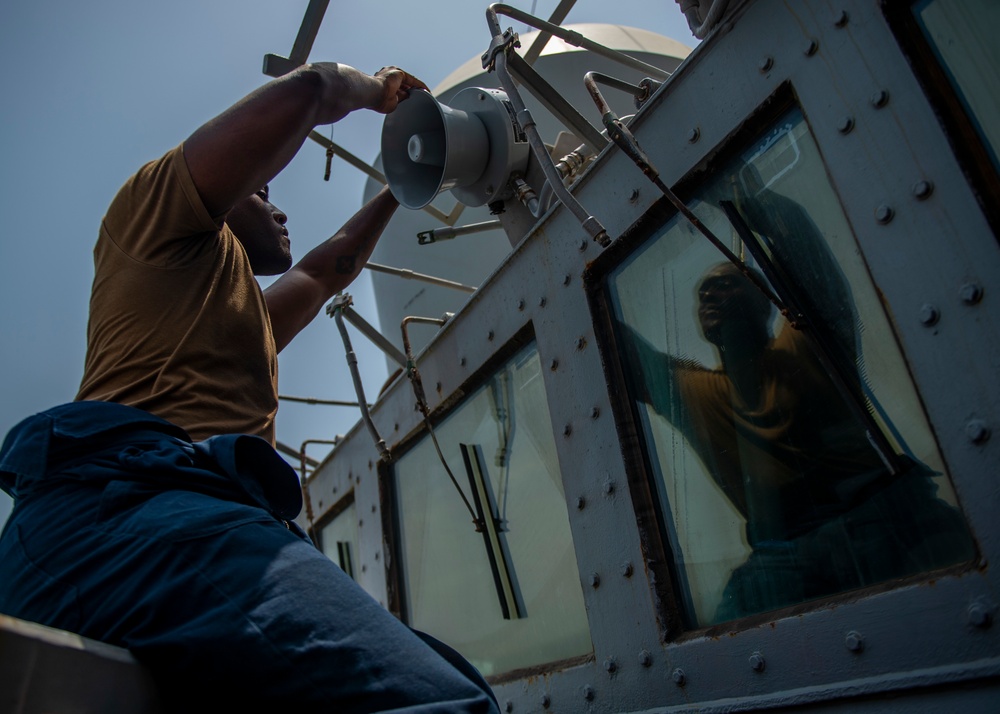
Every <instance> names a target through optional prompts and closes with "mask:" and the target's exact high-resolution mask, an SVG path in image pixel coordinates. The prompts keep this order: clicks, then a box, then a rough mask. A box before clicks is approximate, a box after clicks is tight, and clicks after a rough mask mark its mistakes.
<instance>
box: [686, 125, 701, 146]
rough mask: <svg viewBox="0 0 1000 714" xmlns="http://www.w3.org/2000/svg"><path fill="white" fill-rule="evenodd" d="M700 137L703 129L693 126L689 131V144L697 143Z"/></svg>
mask: <svg viewBox="0 0 1000 714" xmlns="http://www.w3.org/2000/svg"><path fill="white" fill-rule="evenodd" d="M700 138H701V129H699V128H698V127H693V128H692V129H691V130H690V131H688V136H687V139H688V143H689V144H693V143H695V142H696V141H698V139H700Z"/></svg>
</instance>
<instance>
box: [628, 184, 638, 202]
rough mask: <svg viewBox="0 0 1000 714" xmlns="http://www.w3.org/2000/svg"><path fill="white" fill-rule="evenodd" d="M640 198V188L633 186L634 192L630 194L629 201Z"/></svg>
mask: <svg viewBox="0 0 1000 714" xmlns="http://www.w3.org/2000/svg"><path fill="white" fill-rule="evenodd" d="M638 200H639V189H637V188H633V189H632V193H630V194H629V195H628V202H629V203H635V202H636V201H638Z"/></svg>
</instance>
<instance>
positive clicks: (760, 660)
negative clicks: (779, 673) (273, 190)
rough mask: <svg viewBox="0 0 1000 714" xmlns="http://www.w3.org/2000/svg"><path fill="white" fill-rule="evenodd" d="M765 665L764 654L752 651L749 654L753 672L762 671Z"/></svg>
mask: <svg viewBox="0 0 1000 714" xmlns="http://www.w3.org/2000/svg"><path fill="white" fill-rule="evenodd" d="M765 666H767V665H766V663H765V662H764V656H763V655H762V654H761V653H760V652H754V653H753V654H752V655H750V669H752V670H753V671H754V672H763V671H764V667H765Z"/></svg>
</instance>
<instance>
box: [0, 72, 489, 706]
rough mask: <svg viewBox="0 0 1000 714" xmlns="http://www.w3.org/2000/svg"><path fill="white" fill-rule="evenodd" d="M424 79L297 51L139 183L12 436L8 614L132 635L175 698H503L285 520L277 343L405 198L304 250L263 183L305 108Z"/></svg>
mask: <svg viewBox="0 0 1000 714" xmlns="http://www.w3.org/2000/svg"><path fill="white" fill-rule="evenodd" d="M423 89H426V87H424V85H423V83H422V82H420V81H419V80H417V79H415V78H414V77H412V76H411V75H409V74H407V73H406V72H403V71H402V70H400V69H397V68H393V67H390V68H384V69H382V70H380V71H379V72H377V73H376V74H375V75H374V76H369V75H366V74H363V73H361V72H359V71H357V70H355V69H353V68H351V67H347V66H344V65H338V64H333V63H320V64H312V65H306V66H304V67H300V68H299V69H297V70H295V71H293V72H292V73H290V74H288V75H286V76H284V77H282V78H280V79H277V80H274V81H272V82H270V83H268V84H267V85H265V86H263V87H261V88H260V89H258V90H257V91H255V92H253V93H251V94H250V95H249V96H247V97H246V98H244V99H243V100H241V101H240V102H238V103H237V104H235V105H234V106H233V107H231V108H230V109H228V110H226V111H225V112H223V113H222V114H221V115H219V116H218V117H216V118H215V119H213V120H211V121H209V122H208V123H207V124H205V125H204V126H202V127H201V128H199V129H198V130H197V131H195V132H194V133H193V134H192V135H191V136H190V137H188V138H187V139H186V140H185V141H184V142H183V143H182V144H181V145H180V146H178V147H177V148H175V149H173V150H172V151H170V152H168V153H167V154H166V155H165V156H164V157H162V158H161V159H159V160H157V161H153V162H151V163H149V164H147V165H145V166H143V167H142V168H141V169H140V170H139V171H138V172H137V173H136V174H135V176H133V177H131V178H130V179H129V180H128V181H127V182H126V184H125V185H124V186H123V187H122V189H121V190H120V191H119V193H118V195H117V196H116V197H115V199H114V201H113V202H112V204H111V206H110V208H109V209H108V212H107V215H106V216H105V218H104V221H103V222H102V225H101V228H100V234H99V237H98V241H97V245H96V247H95V250H94V260H95V268H96V273H95V278H94V285H93V291H92V297H91V314H90V323H89V327H88V348H87V360H86V365H85V374H84V378H83V383H82V385H81V387H80V392H79V394H78V395H77V399H76V401H74V402H72V403H69V404H64V405H61V406H57V407H54V408H52V409H49V410H47V411H45V412H42V413H41V414H37V415H35V416H33V417H29V418H28V419H25V420H24V421H22V422H21V423H20V424H18V425H17V426H16V427H14V429H12V430H11V432H10V433H9V434H8V435H7V438H6V440H5V441H4V444H3V447H2V449H0V487H2V488H3V489H4V490H5V491H6V492H7V493H9V494H10V495H11V496H12V497H13V498H14V501H15V504H14V510H13V512H12V513H11V516H10V518H9V519H8V522H7V525H6V527H5V529H4V532H3V535H2V536H0V612H3V613H6V614H9V615H12V616H14V617H18V618H21V619H25V620H32V621H36V622H40V623H43V624H47V625H50V626H53V627H58V628H62V629H66V630H71V631H73V632H77V633H79V634H81V635H84V636H87V637H91V638H94V639H98V640H102V641H105V642H108V643H111V644H114V645H118V646H121V647H127V648H129V649H130V650H131V651H132V653H133V654H134V655H135V656H136V657H137V659H139V660H140V661H141V662H143V663H144V664H145V665H146V666H148V667H149V669H150V671H151V672H152V674H153V676H154V678H155V680H156V681H157V683H158V685H159V687H160V690H161V692H162V693H163V697H164V699H165V701H166V703H167V705H168V707H169V708H170V709H171V710H178V711H203V710H205V711H207V710H213V709H214V710H218V711H237V710H248V711H259V710H262V709H264V708H267V709H272V710H275V711H286V710H309V709H311V708H314V707H321V708H322V709H323V710H324V711H329V710H333V711H342V712H376V711H388V710H391V711H394V712H418V711H419V712H430V711H434V712H462V713H463V714H488V713H495V712H498V708H497V705H496V700H495V698H494V697H493V694H492V692H491V691H490V688H489V686H488V685H487V684H486V683H485V681H484V680H483V679H482V677H481V676H480V675H479V673H478V672H477V671H476V670H475V669H474V668H473V667H472V666H471V665H469V664H468V663H467V662H465V661H464V660H463V659H462V658H461V657H460V656H459V655H457V654H456V653H455V652H454V651H453V650H451V649H450V648H448V647H446V646H445V645H443V644H441V643H439V642H436V641H435V640H433V639H432V638H430V637H428V636H426V635H423V634H421V633H417V632H415V631H412V630H410V629H409V628H407V627H406V626H405V625H403V623H401V622H399V621H398V620H397V619H396V618H394V617H393V616H392V615H391V614H389V613H388V612H386V610H385V609H383V608H382V607H381V606H379V604H378V603H377V602H375V601H374V600H373V599H372V598H371V597H369V596H368V595H367V594H366V593H365V592H364V591H363V590H361V589H360V588H359V587H358V586H357V585H356V584H355V583H354V582H353V581H352V580H351V579H350V577H348V576H347V575H346V574H345V573H344V572H343V571H341V570H340V568H338V567H337V566H336V565H334V564H333V562H332V561H330V560H329V559H328V558H326V557H325V556H324V555H323V554H322V553H320V552H319V551H318V550H317V549H316V548H315V547H314V546H313V544H312V543H311V542H310V541H309V539H308V538H307V537H306V535H305V534H304V533H303V532H302V530H301V529H300V528H298V527H297V526H296V525H295V523H294V521H293V519H294V518H295V516H296V515H297V514H298V512H299V510H300V509H301V506H302V496H301V490H300V488H299V483H298V479H297V477H296V475H295V472H294V471H293V470H292V469H291V467H290V466H288V464H287V463H285V461H284V460H283V459H282V458H281V457H280V456H279V455H278V454H277V453H276V452H275V451H274V449H273V441H274V416H275V412H276V410H277V391H276V386H277V369H276V355H277V353H278V352H280V351H281V349H282V348H283V347H284V346H285V345H287V344H288V343H289V342H290V341H291V339H292V338H293V337H294V336H295V335H296V334H298V332H299V331H300V330H301V329H302V328H303V327H305V326H306V324H308V323H309V322H310V321H311V320H312V319H313V318H314V317H315V316H316V314H317V313H318V312H319V310H320V308H321V307H322V305H323V304H324V303H325V302H326V301H327V300H329V299H330V298H331V297H332V296H333V295H334V294H335V293H337V292H338V291H340V290H341V289H343V288H344V287H346V286H347V285H348V284H349V283H350V282H351V281H352V280H353V279H354V278H355V277H356V276H357V275H358V273H359V272H360V270H361V269H362V267H363V266H364V264H365V262H366V261H367V259H368V256H369V255H370V254H371V251H372V248H373V247H374V245H375V242H376V241H377V239H378V237H379V235H380V234H381V233H382V230H383V229H384V227H385V225H386V224H387V223H388V221H389V218H390V217H391V215H392V214H393V211H395V209H396V208H397V203H396V201H395V199H394V198H393V197H392V195H391V193H389V191H388V190H383V191H382V192H381V193H379V194H378V195H377V196H375V197H374V198H373V199H372V200H371V201H370V202H369V203H368V204H366V205H365V206H364V207H363V208H362V209H361V210H360V211H359V212H358V213H357V214H355V215H354V216H353V217H352V218H351V219H350V220H349V221H348V222H347V223H346V224H345V225H344V227H343V228H341V230H339V231H338V232H337V233H336V234H335V235H334V236H333V237H332V238H330V239H329V240H327V241H326V242H324V243H322V244H320V245H319V246H318V247H316V248H314V249H313V250H311V251H310V252H309V253H307V254H306V256H305V257H304V258H303V259H302V260H300V261H299V262H298V263H296V264H295V265H294V266H292V259H291V254H290V252H289V241H288V232H287V230H286V229H285V220H286V218H285V215H284V214H283V213H282V212H281V211H279V210H278V209H277V208H275V207H274V205H272V204H271V202H270V196H269V194H268V188H267V184H268V182H269V181H270V180H271V179H272V178H273V177H274V176H275V175H276V174H277V173H278V172H279V171H281V169H282V168H283V167H284V166H285V165H286V164H287V163H288V162H289V161H290V160H291V158H292V157H293V156H294V155H295V153H296V152H297V151H298V149H299V148H300V147H301V146H302V144H303V142H304V141H305V138H306V136H307V135H308V133H309V131H310V130H311V129H312V128H313V127H314V126H316V125H319V124H328V123H330V122H334V121H337V120H339V119H340V118H342V117H343V116H345V115H346V114H347V113H349V112H351V111H354V110H356V109H363V108H368V109H373V110H375V111H376V112H381V113H386V112H391V111H393V110H394V109H395V108H396V105H397V104H398V103H399V102H400V101H404V100H405V99H406V97H407V95H408V93H409V92H410V91H418V90H423ZM274 274H281V277H280V278H278V280H277V281H275V282H274V283H273V284H272V285H271V286H270V287H269V288H268V289H267V290H265V291H261V290H260V288H259V287H258V285H257V282H256V280H255V278H254V276H255V275H274ZM55 514H58V516H57V517H54V516H55Z"/></svg>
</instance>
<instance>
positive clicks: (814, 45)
mask: <svg viewBox="0 0 1000 714" xmlns="http://www.w3.org/2000/svg"><path fill="white" fill-rule="evenodd" d="M818 49H819V42H817V41H816V40H814V39H812V38H809V42H807V43H806V46H805V49H803V50H802V54H804V55H805V56H806V57H812V56H813V55H814V54H816V51H817V50H818Z"/></svg>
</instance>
